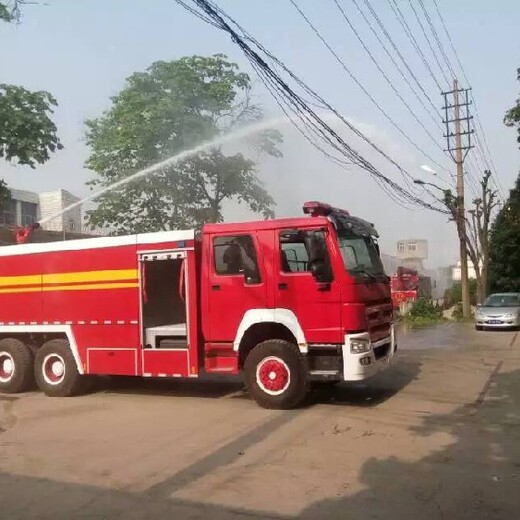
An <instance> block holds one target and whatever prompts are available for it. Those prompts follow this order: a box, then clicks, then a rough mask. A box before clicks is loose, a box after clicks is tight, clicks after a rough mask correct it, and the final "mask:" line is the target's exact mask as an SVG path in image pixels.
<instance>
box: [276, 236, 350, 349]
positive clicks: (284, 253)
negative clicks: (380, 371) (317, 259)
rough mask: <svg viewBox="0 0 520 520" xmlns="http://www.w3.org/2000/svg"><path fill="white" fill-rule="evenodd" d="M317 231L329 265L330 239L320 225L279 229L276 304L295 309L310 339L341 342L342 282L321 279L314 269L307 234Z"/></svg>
mask: <svg viewBox="0 0 520 520" xmlns="http://www.w3.org/2000/svg"><path fill="white" fill-rule="evenodd" d="M311 234H315V236H318V237H319V239H320V240H321V241H322V242H323V244H324V245H326V246H327V247H326V249H325V248H324V253H325V255H326V258H325V260H326V262H328V265H329V266H330V256H329V251H330V250H331V249H330V245H331V244H330V243H328V239H327V237H326V234H325V233H324V232H323V231H320V230H318V229H316V230H312V229H306V230H295V229H284V230H281V231H279V232H278V233H277V236H276V238H275V241H276V243H275V248H276V249H277V250H278V254H277V255H276V256H277V262H276V261H275V271H276V273H275V278H276V280H275V285H274V287H275V301H276V307H277V308H284V309H290V310H291V311H293V312H294V314H295V315H296V317H297V318H298V321H299V323H300V326H301V327H302V329H303V332H304V334H305V338H306V340H307V342H308V343H342V342H343V332H342V330H341V296H340V286H339V282H338V281H337V280H335V279H334V275H333V273H332V271H331V273H332V276H331V281H329V282H327V283H322V282H319V280H317V278H316V277H315V276H314V275H313V273H312V272H311V263H310V259H311V255H310V251H309V243H308V237H309V236H310V235H311Z"/></svg>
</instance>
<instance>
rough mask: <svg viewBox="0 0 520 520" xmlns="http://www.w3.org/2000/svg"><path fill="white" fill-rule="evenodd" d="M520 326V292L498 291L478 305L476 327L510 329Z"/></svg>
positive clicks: (480, 328)
mask: <svg viewBox="0 0 520 520" xmlns="http://www.w3.org/2000/svg"><path fill="white" fill-rule="evenodd" d="M519 326H520V293H496V294H491V295H490V296H488V297H487V298H486V300H485V301H484V303H483V304H482V305H480V304H479V305H477V313H476V317H475V328H476V329H477V330H483V329H488V328H489V329H509V328H517V327H519Z"/></svg>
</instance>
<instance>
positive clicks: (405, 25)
mask: <svg viewBox="0 0 520 520" xmlns="http://www.w3.org/2000/svg"><path fill="white" fill-rule="evenodd" d="M388 4H389V5H390V7H391V9H392V11H393V13H394V15H395V17H396V18H397V21H398V22H399V23H400V24H401V27H402V28H403V30H404V32H405V34H406V36H407V37H408V39H409V40H410V42H411V43H412V46H413V48H414V49H415V52H416V53H417V54H418V56H419V58H420V59H421V61H422V63H423V65H424V66H425V68H426V70H427V71H428V72H429V74H430V76H431V78H432V79H433V81H434V83H435V84H436V85H437V88H438V90H439V92H441V91H442V87H441V84H440V82H439V80H438V79H437V76H436V75H435V73H434V72H433V69H432V68H431V67H430V64H429V63H428V60H427V59H426V56H425V55H424V53H423V52H422V49H421V47H420V45H419V43H418V42H417V40H416V38H415V36H414V34H413V31H412V29H411V28H410V26H409V25H408V22H407V21H406V18H405V16H404V15H403V12H402V11H401V8H400V7H399V4H398V3H397V0H388Z"/></svg>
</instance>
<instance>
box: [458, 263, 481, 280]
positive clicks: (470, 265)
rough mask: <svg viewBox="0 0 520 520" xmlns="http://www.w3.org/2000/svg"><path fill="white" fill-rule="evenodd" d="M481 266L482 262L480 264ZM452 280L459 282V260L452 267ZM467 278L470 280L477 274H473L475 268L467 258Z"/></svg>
mask: <svg viewBox="0 0 520 520" xmlns="http://www.w3.org/2000/svg"><path fill="white" fill-rule="evenodd" d="M480 267H482V264H481V266H480ZM451 277H452V278H453V281H454V282H460V260H459V261H458V262H457V265H454V266H453V267H452V275H451ZM468 278H469V279H470V280H475V279H476V278H477V275H476V274H475V268H474V267H473V262H472V261H471V260H470V259H469V258H468Z"/></svg>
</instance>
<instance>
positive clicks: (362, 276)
mask: <svg viewBox="0 0 520 520" xmlns="http://www.w3.org/2000/svg"><path fill="white" fill-rule="evenodd" d="M304 212H305V213H306V214H307V215H309V216H310V217H312V218H309V217H308V216H307V217H301V218H289V219H277V220H268V221H261V222H249V223H240V224H211V225H206V226H204V228H203V230H202V234H201V236H200V238H196V236H195V232H194V231H193V230H186V231H168V232H161V233H149V234H139V235H132V236H122V237H103V238H93V239H84V240H73V241H65V242H53V243H43V244H41V243H40V244H31V243H25V244H22V245H15V246H6V247H2V248H0V390H1V391H3V392H8V393H15V392H22V391H24V390H27V389H28V388H30V387H31V386H32V384H33V382H34V380H36V384H37V385H38V387H39V388H40V389H41V390H43V391H44V392H45V393H46V394H47V395H50V396H69V395H74V394H77V393H79V392H80V391H81V389H82V388H83V383H84V382H85V380H86V379H88V378H89V377H90V376H94V375H102V374H105V375H132V376H142V377H178V378H196V377H199V376H200V375H201V374H202V373H203V372H205V373H212V374H215V373H220V374H236V373H238V372H239V371H241V370H243V371H244V376H245V382H246V385H247V388H248V390H249V392H250V394H251V396H252V397H253V398H254V399H255V400H256V401H257V402H258V403H259V404H260V405H261V406H264V407H268V408H292V407H295V406H297V405H298V404H299V403H300V402H301V401H302V400H303V399H304V397H305V395H306V394H307V391H308V389H309V386H310V384H311V383H312V382H314V381H322V382H323V381H327V382H332V383H334V382H339V381H354V380H363V379H367V378H369V377H371V376H373V375H374V374H375V373H377V372H378V371H379V370H380V369H383V368H385V367H387V366H388V364H389V362H390V361H391V359H392V358H393V356H394V353H395V349H396V346H395V339H394V329H393V324H392V317H393V309H392V301H391V298H390V285H389V280H388V277H387V276H386V275H385V273H384V272H383V267H382V263H381V260H380V256H379V248H378V245H377V232H376V231H375V229H374V227H373V225H372V224H370V223H368V222H366V221H364V220H361V219H359V218H356V217H353V216H350V215H349V214H348V213H347V212H346V211H342V210H338V209H335V208H332V207H330V206H328V205H326V204H321V203H317V202H311V203H306V204H305V206H304ZM21 235H22V234H20V236H21ZM26 238H27V236H25V239H26ZM23 241H24V240H22V239H20V242H23Z"/></svg>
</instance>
